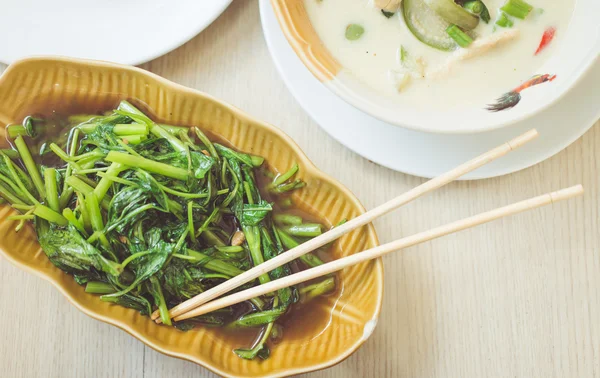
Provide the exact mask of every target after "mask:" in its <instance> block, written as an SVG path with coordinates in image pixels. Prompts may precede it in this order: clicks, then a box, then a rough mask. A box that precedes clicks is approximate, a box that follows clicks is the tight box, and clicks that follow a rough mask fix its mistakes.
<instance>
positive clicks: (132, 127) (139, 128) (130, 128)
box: [113, 123, 148, 136]
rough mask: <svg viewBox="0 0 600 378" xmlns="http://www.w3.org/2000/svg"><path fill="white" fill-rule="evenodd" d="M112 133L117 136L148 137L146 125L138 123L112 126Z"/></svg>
mask: <svg viewBox="0 0 600 378" xmlns="http://www.w3.org/2000/svg"><path fill="white" fill-rule="evenodd" d="M113 133H115V134H116V135H119V136H123V135H148V125H142V124H140V123H125V124H122V123H120V124H116V125H115V126H114V128H113Z"/></svg>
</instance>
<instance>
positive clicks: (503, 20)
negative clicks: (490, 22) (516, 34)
mask: <svg viewBox="0 0 600 378" xmlns="http://www.w3.org/2000/svg"><path fill="white" fill-rule="evenodd" d="M496 25H498V26H500V27H501V28H510V27H512V26H513V25H514V22H513V21H512V20H511V19H510V17H508V16H507V15H506V13H504V12H500V14H499V15H498V19H497V20H496Z"/></svg>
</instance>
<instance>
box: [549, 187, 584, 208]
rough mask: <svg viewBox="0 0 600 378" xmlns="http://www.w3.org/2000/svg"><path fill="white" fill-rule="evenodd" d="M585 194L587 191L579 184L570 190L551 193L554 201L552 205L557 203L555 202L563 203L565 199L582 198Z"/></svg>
mask: <svg viewBox="0 0 600 378" xmlns="http://www.w3.org/2000/svg"><path fill="white" fill-rule="evenodd" d="M584 192H585V190H584V189H583V185H581V184H578V185H575V186H572V187H570V188H566V189H562V190H558V191H556V192H554V193H550V198H551V200H552V203H555V202H558V201H562V200H565V199H569V198H573V197H577V196H580V195H582V194H583V193H584Z"/></svg>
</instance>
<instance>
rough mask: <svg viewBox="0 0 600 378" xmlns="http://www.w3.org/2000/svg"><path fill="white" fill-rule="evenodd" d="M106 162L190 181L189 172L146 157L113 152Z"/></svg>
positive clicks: (107, 156) (109, 154)
mask: <svg viewBox="0 0 600 378" xmlns="http://www.w3.org/2000/svg"><path fill="white" fill-rule="evenodd" d="M106 160H108V161H110V162H113V163H120V164H123V165H127V166H130V167H134V168H141V169H144V170H146V171H148V172H151V173H156V174H159V175H163V176H166V177H171V178H174V179H177V180H182V181H186V180H187V179H188V171H187V170H185V169H183V168H177V167H173V166H171V165H168V164H164V163H159V162H157V161H154V160H150V159H146V158H144V157H139V156H133V155H129V154H125V153H123V152H117V151H111V152H109V153H108V155H106ZM109 182H110V181H109Z"/></svg>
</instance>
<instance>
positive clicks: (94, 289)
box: [85, 281, 116, 294]
mask: <svg viewBox="0 0 600 378" xmlns="http://www.w3.org/2000/svg"><path fill="white" fill-rule="evenodd" d="M115 291H116V290H115V288H114V287H113V286H112V285H111V284H107V283H105V282H96V281H90V282H88V283H87V284H86V285H85V292H86V293H90V294H111V293H114V292H115Z"/></svg>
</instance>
